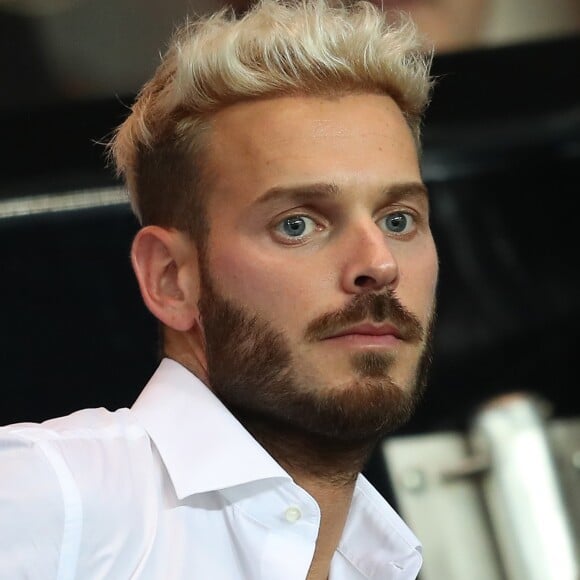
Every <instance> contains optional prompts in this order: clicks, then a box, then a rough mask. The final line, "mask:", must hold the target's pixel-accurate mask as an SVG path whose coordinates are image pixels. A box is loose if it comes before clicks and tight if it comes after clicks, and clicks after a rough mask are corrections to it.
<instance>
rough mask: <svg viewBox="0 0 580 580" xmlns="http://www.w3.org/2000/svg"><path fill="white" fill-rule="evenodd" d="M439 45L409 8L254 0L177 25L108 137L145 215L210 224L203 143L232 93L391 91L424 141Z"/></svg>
mask: <svg viewBox="0 0 580 580" xmlns="http://www.w3.org/2000/svg"><path fill="white" fill-rule="evenodd" d="M431 58H432V54H431V53H430V52H428V51H426V50H424V47H423V44H422V41H421V38H420V36H419V34H418V32H417V29H416V27H415V25H414V24H413V22H412V21H411V20H410V18H409V17H406V16H405V15H404V14H403V13H397V17H396V18H393V17H392V15H390V13H388V12H385V11H383V10H381V9H379V8H377V7H375V6H374V5H373V4H371V3H369V2H365V1H361V2H355V3H348V4H346V3H345V4H341V3H340V1H339V2H334V1H333V0H298V1H297V2H289V1H284V0H258V2H257V3H256V4H254V5H253V6H252V7H251V8H249V9H248V11H247V12H246V13H245V14H243V15H241V16H236V15H235V13H234V12H233V10H231V9H229V8H227V7H225V8H223V9H221V10H219V11H218V12H217V13H214V14H212V15H206V16H202V17H200V18H197V19H195V20H189V21H186V23H185V24H184V25H183V26H182V27H181V28H180V29H178V30H177V31H176V33H175V35H174V37H173V38H172V40H171V43H170V45H169V48H168V50H167V51H166V53H165V54H164V56H163V58H162V61H161V63H160V65H159V67H158V69H157V71H156V72H155V74H154V76H153V77H152V78H151V80H150V81H149V82H147V83H146V84H145V85H144V86H143V88H142V89H141V91H140V92H139V94H138V95H137V99H136V101H135V103H134V105H133V107H132V109H131V113H130V115H129V116H128V118H127V119H126V120H125V121H124V122H123V123H122V125H121V126H120V127H119V128H118V129H117V130H116V132H115V134H114V136H113V138H112V140H111V141H110V142H109V144H108V145H109V152H110V154H111V157H112V160H113V163H114V165H115V167H116V170H117V172H118V175H119V176H120V177H123V178H124V180H125V183H126V185H127V188H128V190H129V194H130V199H131V203H132V207H133V210H134V212H135V214H136V215H137V217H138V218H139V220H140V222H141V223H142V224H143V225H146V224H152V223H155V224H158V225H162V226H165V227H175V228H177V229H182V230H184V231H188V232H190V233H191V234H193V235H194V236H195V235H198V234H199V233H200V231H201V230H204V229H205V226H204V223H203V221H204V218H203V197H204V193H205V192H206V190H207V189H208V188H207V183H205V177H206V176H205V175H204V167H205V165H206V164H205V163H204V160H203V158H204V143H205V142H206V138H207V135H208V134H209V133H210V132H211V116H212V114H214V113H216V112H217V111H219V110H221V109H223V108H224V107H227V106H228V105H230V104H233V103H236V102H240V101H244V100H252V99H262V98H270V97H276V96H282V95H293V94H296V95H316V96H329V97H331V96H340V95H342V94H348V93H360V92H371V93H378V94H386V95H389V96H390V97H392V98H393V99H394V100H395V102H396V103H397V104H398V106H399V108H400V109H401V111H402V113H403V114H404V116H405V118H406V119H407V122H408V124H409V127H410V129H411V131H412V133H413V135H414V137H415V140H416V142H417V145H418V146H419V142H420V127H421V119H422V115H423V112H424V110H425V107H426V106H427V103H428V100H429V94H430V89H431V79H430V77H429V69H430V63H431Z"/></svg>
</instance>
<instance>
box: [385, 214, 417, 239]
mask: <svg viewBox="0 0 580 580" xmlns="http://www.w3.org/2000/svg"><path fill="white" fill-rule="evenodd" d="M379 223H380V227H381V229H383V230H385V231H386V232H387V233H391V234H405V233H408V230H410V229H411V228H413V226H414V225H415V220H414V219H413V216H412V215H411V214H409V213H406V212H396V213H391V214H389V215H387V216H385V217H384V218H382V219H381V221H380V222H379Z"/></svg>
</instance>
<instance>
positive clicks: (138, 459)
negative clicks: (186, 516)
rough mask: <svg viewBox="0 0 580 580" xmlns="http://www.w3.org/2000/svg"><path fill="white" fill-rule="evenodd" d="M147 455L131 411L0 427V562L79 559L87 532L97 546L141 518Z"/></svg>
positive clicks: (82, 413)
mask: <svg viewBox="0 0 580 580" xmlns="http://www.w3.org/2000/svg"><path fill="white" fill-rule="evenodd" d="M151 456H152V453H151V445H150V441H149V438H148V436H147V433H146V432H145V430H144V429H143V428H142V427H140V426H139V424H138V423H137V422H136V421H135V419H134V417H133V416H132V414H131V412H130V410H128V409H121V410H118V411H115V412H110V411H108V410H106V409H87V410H83V411H78V412H76V413H73V414H71V415H68V416H66V417H60V418H56V419H51V420H49V421H45V422H43V423H18V424H13V425H7V426H4V427H0V559H2V561H3V562H10V563H11V565H14V566H25V568H15V570H19V571H20V570H24V569H26V570H29V569H30V567H31V566H32V567H33V566H35V565H38V566H46V567H48V568H51V567H53V566H57V565H62V562H60V564H59V559H62V557H61V555H60V554H61V553H64V551H65V549H66V551H67V553H68V554H71V553H76V554H77V556H78V554H79V552H80V551H81V550H82V549H83V544H85V543H86V542H85V541H84V539H86V538H88V537H89V536H88V532H89V531H90V534H91V536H90V537H91V542H93V541H94V540H95V541H98V538H99V537H103V538H105V537H106V535H107V533H108V532H109V531H110V530H111V529H113V528H114V527H115V524H116V523H117V522H119V521H123V519H125V518H128V519H129V520H131V519H135V518H137V520H138V519H139V517H140V515H139V509H140V506H142V502H144V501H146V498H145V495H146V492H145V491H144V488H146V487H147V485H148V481H149V480H151V479H152V469H153V467H152V457H151ZM140 500H141V501H140ZM125 521H126V520H125ZM97 522H98V524H97ZM135 523H137V524H138V523H139V521H136V522H135ZM93 539H94V540H93ZM85 548H86V546H85ZM3 565H4V564H3ZM55 569H56V568H55ZM16 575H18V574H16ZM30 575H31V577H36V576H35V575H34V571H30ZM49 576H50V574H49Z"/></svg>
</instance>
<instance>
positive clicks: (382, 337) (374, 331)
mask: <svg viewBox="0 0 580 580" xmlns="http://www.w3.org/2000/svg"><path fill="white" fill-rule="evenodd" d="M400 340H401V334H400V332H399V330H398V329H397V328H396V327H395V326H392V325H390V324H381V325H374V324H369V323H366V324H358V325H356V326H351V327H349V328H345V329H344V330H341V331H340V332H337V333H336V334H333V335H332V336H328V337H326V338H325V339H324V341H325V342H329V341H331V342H333V343H343V344H346V345H351V346H369V347H373V346H378V347H392V346H394V345H396V344H397V343H398V342H399V341H400Z"/></svg>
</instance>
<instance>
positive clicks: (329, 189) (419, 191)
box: [256, 181, 429, 205]
mask: <svg viewBox="0 0 580 580" xmlns="http://www.w3.org/2000/svg"><path fill="white" fill-rule="evenodd" d="M382 193H383V195H384V197H386V198H388V199H389V200H390V201H399V200H401V199H404V198H408V197H424V198H427V199H428V198H429V192H428V190H427V188H426V187H425V185H424V184H423V183H421V182H419V181H412V182H408V183H395V184H393V185H390V186H389V187H387V188H385V189H383V192H382ZM340 194H341V190H340V188H339V187H338V186H337V185H335V184H334V183H311V184H305V185H294V186H289V187H272V188H270V189H268V190H266V191H265V192H264V193H263V194H262V195H261V196H260V197H259V198H258V199H257V200H256V203H257V204H259V205H264V204H267V203H270V202H272V201H275V200H277V199H281V198H283V199H290V200H292V201H294V202H297V203H308V202H309V201H314V200H320V199H336V198H337V197H339V196H340Z"/></svg>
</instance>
